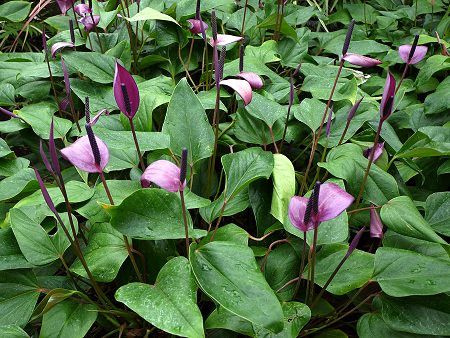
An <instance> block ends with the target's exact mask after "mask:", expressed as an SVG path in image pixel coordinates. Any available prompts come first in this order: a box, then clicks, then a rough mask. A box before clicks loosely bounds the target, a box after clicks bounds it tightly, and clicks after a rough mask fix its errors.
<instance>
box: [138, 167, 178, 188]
mask: <svg viewBox="0 0 450 338" xmlns="http://www.w3.org/2000/svg"><path fill="white" fill-rule="evenodd" d="M180 173H181V171H180V168H179V167H178V166H177V165H176V164H174V163H172V162H170V161H167V160H158V161H155V162H153V163H152V164H150V165H149V166H148V167H147V169H145V171H144V173H143V174H142V176H141V185H142V187H144V188H148V187H149V186H150V184H151V183H155V184H157V185H159V186H160V187H161V188H163V189H164V190H167V191H170V192H177V191H182V190H184V188H185V187H186V180H184V182H183V183H181V181H180Z"/></svg>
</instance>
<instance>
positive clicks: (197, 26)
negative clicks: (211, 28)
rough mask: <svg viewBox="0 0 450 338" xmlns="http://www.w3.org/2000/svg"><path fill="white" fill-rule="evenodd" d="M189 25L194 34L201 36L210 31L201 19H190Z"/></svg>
mask: <svg viewBox="0 0 450 338" xmlns="http://www.w3.org/2000/svg"><path fill="white" fill-rule="evenodd" d="M187 23H188V26H189V31H190V32H191V33H192V34H200V33H202V32H204V31H205V30H207V29H208V25H207V24H206V22H204V21H203V20H201V19H189V20H187Z"/></svg>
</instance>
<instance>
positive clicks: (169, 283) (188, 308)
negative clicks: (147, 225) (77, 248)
mask: <svg viewBox="0 0 450 338" xmlns="http://www.w3.org/2000/svg"><path fill="white" fill-rule="evenodd" d="M115 297H116V299H117V301H119V302H122V303H124V304H125V305H126V306H128V307H129V308H130V309H132V310H133V311H134V312H136V313H137V314H138V315H139V316H141V317H142V318H144V319H145V320H146V321H148V322H149V323H151V324H153V325H154V326H156V327H157V328H159V329H161V330H164V331H165V332H168V333H170V334H174V335H177V336H183V337H192V338H194V337H204V336H205V334H204V331H203V318H202V314H201V312H200V309H199V308H198V306H197V299H196V298H197V285H196V284H195V280H194V278H193V276H192V273H191V268H190V266H189V262H188V260H187V259H186V258H184V257H175V258H172V259H171V260H170V261H169V262H167V263H166V264H165V265H164V267H163V268H162V269H161V271H160V272H159V274H158V277H157V278H156V282H155V285H148V284H143V283H130V284H127V285H124V286H122V287H120V288H119V289H118V290H117V291H116V296H115Z"/></svg>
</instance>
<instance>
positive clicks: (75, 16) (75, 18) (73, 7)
mask: <svg viewBox="0 0 450 338" xmlns="http://www.w3.org/2000/svg"><path fill="white" fill-rule="evenodd" d="M74 5H75V2H72V6H71V8H72V12H73V20H74V21H75V24H76V25H77V28H78V32H80V36H81V37H82V36H83V33H81V28H80V24H79V23H78V20H77V15H76V13H75V6H74Z"/></svg>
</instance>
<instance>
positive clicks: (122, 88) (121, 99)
mask: <svg viewBox="0 0 450 338" xmlns="http://www.w3.org/2000/svg"><path fill="white" fill-rule="evenodd" d="M113 88H114V98H115V99H116V103H117V106H118V107H119V109H120V111H121V112H122V113H124V114H125V115H126V116H127V117H128V118H129V119H132V118H133V117H134V115H136V112H137V111H138V109H139V89H138V87H137V84H136V81H134V79H133V77H132V76H131V74H130V73H129V72H128V71H127V70H126V69H125V68H124V67H123V66H121V65H120V64H119V63H118V62H117V61H116V71H115V74H114V83H113Z"/></svg>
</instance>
